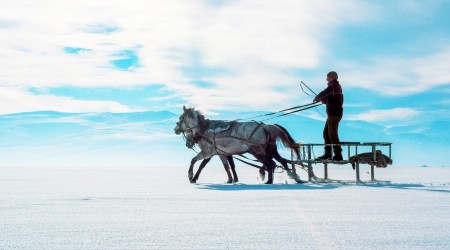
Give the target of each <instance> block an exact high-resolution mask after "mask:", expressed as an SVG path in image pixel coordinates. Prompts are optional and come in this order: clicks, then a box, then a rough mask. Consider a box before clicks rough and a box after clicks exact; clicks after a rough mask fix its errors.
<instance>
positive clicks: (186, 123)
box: [174, 106, 204, 147]
mask: <svg viewBox="0 0 450 250" xmlns="http://www.w3.org/2000/svg"><path fill="white" fill-rule="evenodd" d="M202 120H204V116H203V115H202V114H201V113H200V112H198V111H196V110H195V109H194V108H186V107H185V106H183V114H181V115H180V118H179V120H178V122H177V124H176V126H175V128H174V132H175V134H177V135H179V134H181V133H183V135H184V136H185V137H186V140H187V141H186V145H188V144H189V146H190V147H192V146H193V144H194V143H195V142H194V137H195V136H196V135H198V133H199V132H200V124H201V122H202ZM189 146H188V147H189Z"/></svg>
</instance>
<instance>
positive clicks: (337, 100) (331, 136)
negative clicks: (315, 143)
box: [314, 71, 344, 161]
mask: <svg viewBox="0 0 450 250" xmlns="http://www.w3.org/2000/svg"><path fill="white" fill-rule="evenodd" d="M327 82H328V87H327V88H326V89H324V90H323V91H322V92H320V93H319V94H318V95H317V96H316V97H315V98H314V102H322V103H325V104H326V107H327V121H326V122H325V127H324V128H323V139H324V140H325V144H340V143H341V142H340V141H339V135H338V128H339V122H340V121H341V119H342V115H343V112H344V109H343V108H342V105H343V104H344V95H343V93H342V87H341V85H340V84H339V82H338V75H337V73H336V72H335V71H330V72H329V73H328V74H327ZM333 149H334V156H333V158H331V146H325V154H323V155H322V156H320V157H318V158H316V159H317V160H331V159H333V160H335V161H342V160H343V159H342V148H341V146H340V145H337V146H334V145H333Z"/></svg>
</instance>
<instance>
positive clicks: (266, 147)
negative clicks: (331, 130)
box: [174, 106, 301, 184]
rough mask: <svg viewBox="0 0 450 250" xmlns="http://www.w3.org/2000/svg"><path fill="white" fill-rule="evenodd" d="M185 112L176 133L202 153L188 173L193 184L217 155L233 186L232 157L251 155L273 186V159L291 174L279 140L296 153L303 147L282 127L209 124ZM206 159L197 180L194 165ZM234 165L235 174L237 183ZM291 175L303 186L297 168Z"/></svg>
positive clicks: (188, 110) (195, 113)
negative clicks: (258, 162) (230, 164)
mask: <svg viewBox="0 0 450 250" xmlns="http://www.w3.org/2000/svg"><path fill="white" fill-rule="evenodd" d="M183 111H184V112H183V114H182V115H181V116H180V118H179V122H177V125H176V127H175V129H174V131H175V133H176V134H181V133H183V134H184V135H185V136H186V139H187V142H186V145H187V146H188V147H189V146H193V144H194V143H197V145H198V146H199V147H200V150H201V151H200V152H199V153H198V154H197V155H196V156H195V157H194V158H192V160H191V165H190V167H189V171H188V177H189V180H190V181H191V182H196V181H197V179H198V177H199V175H200V172H201V170H202V169H203V167H204V166H205V165H206V163H207V162H208V161H209V159H210V158H211V157H213V156H214V155H218V156H219V157H220V159H221V160H222V163H223V164H224V167H225V170H226V172H227V175H228V183H231V182H232V181H233V179H232V176H231V173H230V170H229V165H228V159H230V156H231V155H240V154H244V153H250V154H252V155H253V156H254V157H255V158H256V159H257V160H258V161H260V162H262V163H263V166H264V168H265V169H266V170H267V172H268V179H267V182H266V183H267V184H272V183H273V174H274V170H275V167H276V164H275V162H274V161H273V159H274V158H275V159H276V160H277V161H279V162H280V163H281V164H282V165H283V168H284V169H286V170H288V171H289V168H288V167H287V160H286V159H284V158H282V157H281V156H280V155H279V154H278V151H277V146H276V143H277V140H279V141H281V142H282V143H283V145H284V146H286V147H289V148H291V149H292V150H294V152H295V153H297V150H298V148H299V147H300V144H298V143H296V142H295V141H294V139H293V138H292V137H291V135H290V134H289V133H288V131H287V130H286V129H284V128H283V127H281V126H279V125H269V124H263V123H259V122H236V121H232V122H227V121H221V120H208V119H205V117H204V116H203V115H202V114H201V113H200V112H199V111H197V110H195V109H194V108H186V107H184V106H183ZM227 157H228V158H227ZM204 159H206V162H205V161H203V162H202V164H201V165H200V167H199V170H198V171H197V173H196V175H195V176H194V174H193V168H194V165H195V163H196V162H197V161H199V160H204ZM233 165H234V164H232V170H233V174H234V175H235V179H236V180H237V175H236V174H235V170H234V166H233ZM262 171H264V170H262ZM289 172H290V171H289ZM289 172H288V174H289V175H291V176H295V177H294V179H295V180H296V181H297V182H301V181H299V178H298V176H297V175H296V174H295V168H294V167H293V168H292V172H290V173H289Z"/></svg>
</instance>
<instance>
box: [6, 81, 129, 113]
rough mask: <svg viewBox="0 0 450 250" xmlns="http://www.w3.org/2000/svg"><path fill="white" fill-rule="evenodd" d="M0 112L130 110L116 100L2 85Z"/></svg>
mask: <svg viewBox="0 0 450 250" xmlns="http://www.w3.org/2000/svg"><path fill="white" fill-rule="evenodd" d="M0 100H1V103H2V104H1V106H0V114H8V113H19V112H29V111H40V110H53V111H60V112H129V111H132V110H131V109H129V108H128V107H126V106H124V105H121V104H120V103H117V102H114V101H96V100H77V99H73V98H69V97H61V96H55V95H47V94H39V95H35V94H32V93H30V92H28V91H26V90H23V89H19V88H10V87H0Z"/></svg>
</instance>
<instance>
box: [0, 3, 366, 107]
mask: <svg viewBox="0 0 450 250" xmlns="http://www.w3.org/2000/svg"><path fill="white" fill-rule="evenodd" d="M362 5H365V4H361V3H359V2H358V1H353V0H349V1H340V3H339V4H336V3H335V2H334V1H296V0H284V1H277V2H276V3H275V2H273V1H268V0H254V1H224V2H223V3H221V4H211V3H209V2H208V1H185V0H178V1H165V0H149V1H106V0H98V1H75V2H67V1H55V0H42V1H20V2H18V1H15V0H9V1H8V0H5V1H2V8H1V9H0V16H1V20H0V21H1V23H3V24H5V25H2V26H0V56H1V57H2V60H1V61H0V86H15V87H17V86H18V87H20V88H23V89H26V88H28V87H30V86H33V87H44V88H45V87H61V86H81V87H94V86H111V87H114V86H121V87H123V86H135V85H145V84H152V83H164V84H166V86H167V88H168V89H169V90H171V91H174V92H175V93H178V94H180V95H184V96H188V98H187V101H188V102H190V104H193V105H195V106H198V107H203V108H204V109H209V108H220V107H222V106H227V105H236V106H247V105H252V104H254V103H255V100H261V99H263V98H264V99H268V100H272V101H271V102H268V103H267V105H266V106H263V105H262V104H263V102H261V101H259V102H257V103H258V106H259V107H269V106H270V105H272V104H273V103H283V97H282V95H281V94H280V93H278V92H277V87H283V86H285V85H287V84H293V82H294V81H295V79H293V78H292V77H288V76H286V73H285V69H286V68H288V69H289V68H303V69H310V68H313V67H317V66H318V65H319V64H320V62H321V57H322V56H323V53H324V48H323V47H322V43H321V41H322V40H323V39H327V38H329V37H328V36H329V32H328V31H329V30H332V29H333V28H335V27H337V26H339V25H341V24H342V23H344V22H346V21H349V20H352V21H353V20H361V19H362V17H364V16H367V15H366V14H367V12H366V11H370V10H368V9H367V8H366V9H365V8H364V6H362ZM6 24H8V25H6ZM102 28H106V29H107V31H106V32H102ZM64 47H74V48H84V49H88V51H84V52H83V53H80V54H76V55H74V54H67V53H65V52H64ZM130 49H133V50H134V51H135V52H136V53H137V56H138V57H139V65H140V68H136V69H134V70H132V71H124V70H117V69H115V68H114V67H113V66H112V65H111V63H110V62H111V60H114V55H115V54H117V53H118V52H120V51H123V50H130ZM193 52H197V53H198V54H199V55H200V57H199V58H198V60H200V62H199V63H201V65H204V66H206V67H210V68H220V69H223V70H226V71H227V72H229V74H227V77H222V76H221V77H217V76H211V77H210V78H209V80H211V81H212V82H213V84H214V88H211V89H200V88H198V87H196V86H194V85H193V84H191V83H190V82H191V81H192V79H190V78H189V77H187V76H185V75H184V74H183V72H182V70H181V69H180V68H181V67H186V66H189V65H190V64H191V63H192V60H193V59H192V53H193ZM233 90H238V91H239V94H238V95H237V94H236V93H235V92H233ZM258 91H259V92H258ZM264 93H265V95H264ZM256 94H258V96H259V98H257V97H256ZM36 99H39V98H36ZM32 100H35V99H30V102H31V101H32ZM72 101H73V100H72ZM59 104H61V105H64V102H60V103H59Z"/></svg>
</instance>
